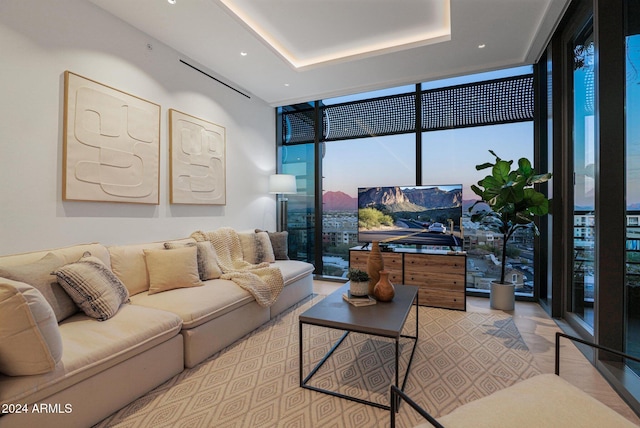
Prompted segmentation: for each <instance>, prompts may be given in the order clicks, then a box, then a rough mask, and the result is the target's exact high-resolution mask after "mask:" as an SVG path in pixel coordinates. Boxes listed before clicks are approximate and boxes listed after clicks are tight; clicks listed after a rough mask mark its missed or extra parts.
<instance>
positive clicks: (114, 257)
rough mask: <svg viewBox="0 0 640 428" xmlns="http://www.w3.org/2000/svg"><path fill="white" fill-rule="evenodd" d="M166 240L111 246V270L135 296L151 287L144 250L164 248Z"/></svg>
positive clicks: (188, 240)
mask: <svg viewBox="0 0 640 428" xmlns="http://www.w3.org/2000/svg"><path fill="white" fill-rule="evenodd" d="M165 242H166V241H164V242H151V243H146V244H130V245H114V246H111V247H109V255H110V258H111V270H112V271H113V273H115V274H116V276H117V277H118V278H120V281H122V282H123V283H124V285H125V286H126V287H127V289H128V290H129V295H130V296H133V295H135V294H138V293H142V292H143V291H147V290H148V289H149V273H148V272H147V263H146V261H145V257H144V250H154V249H155V250H161V249H164V244H165ZM170 242H195V240H193V239H190V238H187V239H178V240H175V241H170Z"/></svg>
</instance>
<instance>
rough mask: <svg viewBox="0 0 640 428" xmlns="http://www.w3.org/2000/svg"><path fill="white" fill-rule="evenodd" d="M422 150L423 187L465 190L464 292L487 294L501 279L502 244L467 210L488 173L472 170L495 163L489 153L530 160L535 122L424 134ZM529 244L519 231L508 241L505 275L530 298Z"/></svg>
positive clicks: (531, 266)
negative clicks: (450, 186)
mask: <svg viewBox="0 0 640 428" xmlns="http://www.w3.org/2000/svg"><path fill="white" fill-rule="evenodd" d="M422 146H423V149H422V177H423V182H424V183H426V184H429V183H433V184H437V183H460V184H462V186H463V198H464V199H465V203H464V204H463V210H462V219H463V224H462V226H463V231H464V233H463V235H464V248H465V250H466V251H467V289H468V290H473V291H477V292H488V290H489V288H490V283H491V281H493V280H498V279H499V278H500V268H501V266H500V264H499V260H500V253H501V252H502V242H501V241H500V239H501V237H500V235H499V234H495V233H494V232H493V231H492V230H490V229H487V228H486V226H482V225H478V224H475V223H473V222H472V221H471V215H470V213H469V210H468V208H469V207H470V206H471V205H472V200H473V199H474V198H475V194H474V193H473V192H472V191H471V185H472V184H476V183H477V182H478V181H479V180H481V179H482V178H483V177H484V176H485V175H487V171H486V170H482V171H477V170H476V168H475V166H476V165H478V164H481V163H484V162H493V161H494V158H493V155H491V153H489V150H493V151H494V152H495V153H496V154H497V155H498V156H500V157H501V158H502V159H512V160H514V163H517V160H518V159H519V158H521V157H526V158H527V159H533V122H531V121H526V122H518V123H507V124H501V125H492V126H481V127H470V128H459V129H451V130H442V131H434V132H424V133H423V135H422ZM462 154H464V155H462ZM533 246H534V235H533V231H532V230H523V231H522V232H521V233H518V234H517V235H514V236H513V237H512V239H511V240H510V241H509V244H508V247H507V263H508V264H509V270H508V271H507V274H508V275H509V277H510V278H511V277H514V275H515V278H517V281H516V293H518V294H520V295H526V296H532V295H533V275H534V263H533V254H534V248H533Z"/></svg>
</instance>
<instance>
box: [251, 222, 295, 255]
mask: <svg viewBox="0 0 640 428" xmlns="http://www.w3.org/2000/svg"><path fill="white" fill-rule="evenodd" d="M256 232H262V230H260V229H256ZM267 233H268V234H269V240H270V241H271V248H272V249H273V254H274V256H275V259H276V260H289V246H288V242H289V232H287V231H286V230H285V231H283V232H269V231H267Z"/></svg>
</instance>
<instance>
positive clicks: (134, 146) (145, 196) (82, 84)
mask: <svg viewBox="0 0 640 428" xmlns="http://www.w3.org/2000/svg"><path fill="white" fill-rule="evenodd" d="M64 86H65V90H64V126H63V128H64V129H63V134H64V138H63V140H64V142H63V144H64V148H63V156H62V159H63V167H62V169H63V179H62V183H63V184H62V199H63V200H69V201H99V202H131V203H139V204H156V205H157V204H159V203H160V199H159V194H160V192H159V190H158V189H159V184H160V172H159V169H160V106H159V105H158V104H154V103H152V102H149V101H146V100H143V99H142V98H139V97H136V96H134V95H130V94H127V93H125V92H122V91H119V90H117V89H114V88H111V87H109V86H106V85H103V84H101V83H98V82H96V81H93V80H91V79H87V78H86V77H82V76H79V75H77V74H75V73H72V72H70V71H65V73H64Z"/></svg>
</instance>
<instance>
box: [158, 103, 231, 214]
mask: <svg viewBox="0 0 640 428" xmlns="http://www.w3.org/2000/svg"><path fill="white" fill-rule="evenodd" d="M225 142H226V130H225V128H224V127H222V126H220V125H216V124H215V123H211V122H208V121H206V120H203V119H199V118H197V117H194V116H191V115H188V114H186V113H182V112H179V111H177V110H173V109H170V110H169V147H170V148H169V151H170V170H171V173H170V175H171V186H170V189H171V190H170V196H171V197H170V199H171V203H172V204H200V205H224V204H225V203H226V170H225V164H226V159H225Z"/></svg>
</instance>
